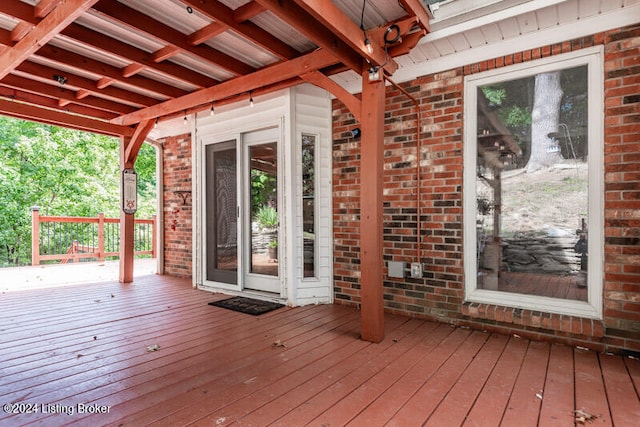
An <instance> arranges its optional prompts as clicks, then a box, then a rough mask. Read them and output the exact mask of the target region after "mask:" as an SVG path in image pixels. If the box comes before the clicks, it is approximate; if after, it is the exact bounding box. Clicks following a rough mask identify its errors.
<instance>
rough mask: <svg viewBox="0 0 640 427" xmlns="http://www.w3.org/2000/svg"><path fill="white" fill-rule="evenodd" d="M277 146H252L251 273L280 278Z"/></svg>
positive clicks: (275, 144)
mask: <svg viewBox="0 0 640 427" xmlns="http://www.w3.org/2000/svg"><path fill="white" fill-rule="evenodd" d="M277 160H278V152H277V143H275V142H272V143H268V144H260V145H250V146H249V185H250V188H249V190H250V194H251V196H250V201H249V205H250V206H249V208H250V212H251V227H250V229H251V233H250V238H251V242H250V243H251V245H250V247H251V257H250V259H249V272H251V273H256V274H264V275H269V276H277V275H278V226H279V222H280V221H279V218H278V162H277Z"/></svg>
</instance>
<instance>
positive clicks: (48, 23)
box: [0, 0, 98, 79]
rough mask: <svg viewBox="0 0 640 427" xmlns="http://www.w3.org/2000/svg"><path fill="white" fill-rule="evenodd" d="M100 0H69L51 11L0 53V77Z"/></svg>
mask: <svg viewBox="0 0 640 427" xmlns="http://www.w3.org/2000/svg"><path fill="white" fill-rule="evenodd" d="M97 1H98V0H67V1H65V2H63V3H61V4H60V5H59V6H58V7H56V8H55V9H54V10H53V11H51V12H50V13H49V14H48V15H47V16H46V17H45V18H44V19H43V20H42V21H40V23H39V24H38V25H36V27H35V28H34V29H33V30H31V31H30V32H29V33H28V34H27V35H26V36H25V37H24V38H22V39H21V40H20V41H19V42H18V43H16V44H15V46H13V47H11V48H9V49H6V50H5V51H4V52H2V53H1V54H0V79H2V78H4V77H5V76H6V75H7V74H9V73H10V72H11V71H13V69H14V68H15V67H17V66H18V65H20V64H21V63H22V62H24V61H25V60H26V59H27V58H29V56H31V54H33V53H34V52H36V51H37V50H38V49H39V48H40V47H41V46H43V45H44V44H45V43H47V42H48V41H49V40H51V39H52V38H53V37H55V36H56V35H57V34H58V33H59V32H60V30H62V29H63V28H65V27H66V26H67V25H69V24H71V23H72V22H73V21H74V20H75V19H76V18H77V17H78V16H80V15H82V14H83V13H84V12H85V11H86V10H87V9H89V8H90V7H91V6H93V5H94V4H95V3H96V2H97Z"/></svg>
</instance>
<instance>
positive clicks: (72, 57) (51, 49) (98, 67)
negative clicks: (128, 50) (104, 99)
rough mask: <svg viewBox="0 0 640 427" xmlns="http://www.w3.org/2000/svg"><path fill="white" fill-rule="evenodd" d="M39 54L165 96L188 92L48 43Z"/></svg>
mask: <svg viewBox="0 0 640 427" xmlns="http://www.w3.org/2000/svg"><path fill="white" fill-rule="evenodd" d="M37 56H42V57H43V58H47V59H49V60H51V61H55V62H57V63H60V64H63V65H67V66H71V67H74V68H77V69H79V70H85V71H88V72H90V73H93V74H96V75H99V76H103V77H107V78H109V79H111V81H112V82H120V83H123V84H125V85H130V86H133V87H138V88H140V89H143V90H144V91H147V92H151V93H156V94H160V95H162V96H164V97H168V98H175V97H178V96H182V95H184V94H185V93H187V92H186V91H185V90H182V89H179V88H177V87H174V86H171V85H168V84H166V83H162V82H158V81H155V80H152V79H150V78H147V77H143V76H131V77H124V76H123V69H122V68H118V67H114V66H112V65H108V64H106V63H104V62H100V61H96V60H93V59H90V58H87V57H85V56H82V55H79V54H77V53H74V52H71V51H68V50H66V49H62V48H59V47H55V46H51V45H46V46H43V47H42V48H40V50H39V51H38V53H37ZM105 87H106V86H105Z"/></svg>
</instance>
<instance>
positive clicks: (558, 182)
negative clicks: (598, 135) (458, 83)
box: [476, 66, 589, 301]
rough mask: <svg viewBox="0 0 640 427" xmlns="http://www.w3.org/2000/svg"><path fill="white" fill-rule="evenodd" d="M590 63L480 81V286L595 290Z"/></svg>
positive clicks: (564, 292)
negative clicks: (590, 247)
mask: <svg viewBox="0 0 640 427" xmlns="http://www.w3.org/2000/svg"><path fill="white" fill-rule="evenodd" d="M587 102H588V96H587V66H580V67H576V68H571V69H566V70H559V71H551V72H545V73H540V74H537V75H535V76H530V77H525V78H521V79H516V80H510V81H505V82H500V83H495V84H490V85H485V86H480V87H478V102H477V119H478V122H477V123H478V129H477V150H478V151H477V153H478V154H477V179H476V195H477V207H476V221H477V265H478V283H477V288H478V289H490V290H499V291H505V292H516V293H523V294H532V295H540V296H548V297H555V298H563V299H575V300H583V301H586V299H587V291H586V286H587V277H586V275H587V262H586V258H587V257H588V253H587V244H586V242H587V238H588V232H587V227H586V224H587V211H588V194H587V193H588V185H587V180H588V173H589V171H588V167H587V161H586V160H587V154H588V153H587V133H588V132H587V120H586V118H587V106H588V105H587Z"/></svg>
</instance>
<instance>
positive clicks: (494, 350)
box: [425, 335, 508, 426]
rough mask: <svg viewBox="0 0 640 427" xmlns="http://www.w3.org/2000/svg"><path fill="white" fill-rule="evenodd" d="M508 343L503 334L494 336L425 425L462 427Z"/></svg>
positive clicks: (488, 340) (489, 339)
mask: <svg viewBox="0 0 640 427" xmlns="http://www.w3.org/2000/svg"><path fill="white" fill-rule="evenodd" d="M507 341H508V338H507V337H506V336H502V335H492V336H490V337H489V338H488V339H487V341H486V342H485V344H484V346H483V347H482V351H480V352H479V353H478V355H477V356H476V357H475V358H474V359H473V361H472V362H471V363H470V364H469V365H468V367H467V369H465V371H464V373H463V374H462V376H461V377H460V379H459V380H458V381H457V382H456V384H455V386H453V387H452V389H451V391H450V392H449V393H448V394H447V396H446V397H445V398H444V400H443V401H442V403H440V405H438V408H437V409H436V410H435V412H434V413H433V414H432V415H431V416H430V417H429V419H428V420H427V422H426V424H425V426H442V425H446V424H449V425H462V423H463V422H464V420H465V418H466V415H467V413H468V412H469V410H470V409H471V407H472V406H473V404H474V402H475V400H476V398H477V396H478V395H479V394H480V391H481V390H482V388H483V387H484V385H485V383H486V381H487V379H488V377H489V376H490V374H491V372H492V371H493V369H494V367H495V366H496V362H497V361H498V359H499V357H500V355H501V354H502V352H503V350H504V348H505V346H506V344H507Z"/></svg>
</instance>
